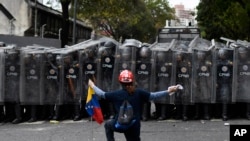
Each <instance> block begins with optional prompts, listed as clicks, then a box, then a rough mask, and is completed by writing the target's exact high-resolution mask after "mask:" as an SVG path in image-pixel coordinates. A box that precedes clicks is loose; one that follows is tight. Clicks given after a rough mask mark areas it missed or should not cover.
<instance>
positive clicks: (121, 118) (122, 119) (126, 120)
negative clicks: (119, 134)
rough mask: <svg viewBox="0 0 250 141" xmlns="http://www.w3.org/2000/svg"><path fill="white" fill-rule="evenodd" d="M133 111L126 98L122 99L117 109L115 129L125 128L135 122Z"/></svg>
mask: <svg viewBox="0 0 250 141" xmlns="http://www.w3.org/2000/svg"><path fill="white" fill-rule="evenodd" d="M135 121H136V120H135V119H134V111H133V107H132V105H131V104H130V103H129V102H128V100H124V101H123V103H122V105H121V106H120V109H119V114H118V118H117V121H116V124H115V127H116V128H117V129H123V130H126V129H128V128H129V127H131V126H132V125H133V124H134V123H135Z"/></svg>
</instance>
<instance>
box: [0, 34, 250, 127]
mask: <svg viewBox="0 0 250 141" xmlns="http://www.w3.org/2000/svg"><path fill="white" fill-rule="evenodd" d="M222 39H223V40H224V41H226V44H224V43H221V42H215V41H213V40H212V41H208V40H205V39H202V38H199V37H198V36H197V37H195V38H193V39H192V40H175V39H173V40H172V41H171V42H167V43H159V42H155V43H153V44H147V43H142V42H140V41H138V40H135V39H126V40H125V41H124V42H123V43H119V42H117V41H116V40H114V39H111V38H106V37H103V38H100V39H95V40H92V39H90V40H87V41H84V42H82V43H79V44H76V45H73V46H66V47H65V48H61V49H58V48H53V47H43V46H38V45H34V46H27V47H16V46H11V45H8V46H6V47H1V48H0V62H1V63H0V69H1V70H2V71H1V73H0V92H1V93H0V105H1V111H0V114H1V115H0V116H1V120H2V121H5V122H12V123H15V124H16V123H20V122H23V121H29V122H34V121H37V120H64V119H72V120H74V121H77V120H80V119H81V118H83V117H87V116H88V115H87V113H86V111H85V103H86V96H87V87H88V86H87V82H88V79H92V80H94V81H95V82H96V83H97V85H98V86H99V87H100V88H101V89H103V90H104V91H110V90H115V89H118V88H120V85H119V83H118V81H117V76H118V75H119V73H120V72H121V71H122V70H124V69H129V70H131V71H132V72H133V73H134V74H135V80H136V85H137V87H140V88H143V89H146V90H148V91H152V92H153V91H159V90H165V89H166V88H167V87H168V86H169V85H173V84H181V85H182V86H183V87H184V89H183V90H178V91H177V92H176V94H175V95H172V96H167V97H164V98H162V99H160V100H157V101H154V102H147V103H144V104H143V105H142V115H143V116H142V119H143V120H144V121H146V120H148V119H150V118H155V119H158V120H165V119H167V118H175V119H182V120H184V121H186V120H188V119H190V118H194V119H200V118H204V119H206V120H209V119H210V118H213V117H215V118H217V117H218V118H222V119H223V120H227V119H228V118H229V115H230V112H232V109H233V108H236V109H237V110H239V109H244V111H243V113H244V114H245V115H244V116H246V117H247V119H250V95H249V94H248V88H247V87H248V86H249V83H250V79H249V78H248V77H250V70H249V68H250V54H249V53H250V50H249V49H250V48H249V43H248V42H246V41H241V40H238V41H233V40H229V39H226V38H222ZM99 101H100V104H101V107H102V111H103V113H104V116H105V118H113V115H114V109H113V105H112V104H111V103H110V102H109V101H107V100H105V99H101V98H100V99H99ZM238 103H241V104H242V105H240V107H237V106H238V105H237V104H238ZM236 105H237V106H236ZM153 106H155V111H153V109H152V107H153ZM3 107H4V108H3ZM212 108H213V109H215V110H211V109H212ZM234 112H235V111H234Z"/></svg>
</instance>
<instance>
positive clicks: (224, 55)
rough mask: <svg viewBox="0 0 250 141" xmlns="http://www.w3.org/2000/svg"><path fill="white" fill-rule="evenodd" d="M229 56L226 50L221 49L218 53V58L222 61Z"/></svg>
mask: <svg viewBox="0 0 250 141" xmlns="http://www.w3.org/2000/svg"><path fill="white" fill-rule="evenodd" d="M227 55H228V51H227V50H226V49H223V48H221V49H219V51H218V57H219V58H220V59H226V58H227Z"/></svg>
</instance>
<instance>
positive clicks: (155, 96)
mask: <svg viewBox="0 0 250 141" xmlns="http://www.w3.org/2000/svg"><path fill="white" fill-rule="evenodd" d="M93 89H94V91H95V93H96V94H97V95H98V96H100V97H101V98H104V99H105V93H106V92H104V91H103V90H101V89H100V88H98V87H97V86H94V87H93ZM168 94H169V93H168V92H167V91H166V90H165V91H157V92H150V95H149V101H151V100H156V99H158V98H161V97H163V96H166V95H168Z"/></svg>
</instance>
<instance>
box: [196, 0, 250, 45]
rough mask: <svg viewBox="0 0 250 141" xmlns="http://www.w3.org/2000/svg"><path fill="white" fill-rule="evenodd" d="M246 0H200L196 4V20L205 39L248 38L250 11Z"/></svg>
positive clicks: (249, 35)
mask: <svg viewBox="0 0 250 141" xmlns="http://www.w3.org/2000/svg"><path fill="white" fill-rule="evenodd" d="M249 5H250V4H249V2H248V0H202V1H200V3H199V5H198V6H197V9H198V13H197V18H196V19H197V21H198V25H199V27H200V28H201V30H202V35H203V36H204V38H207V39H217V40H218V39H219V38H220V37H227V38H230V39H234V40H237V39H244V40H249V37H250V32H249V31H250V26H249V25H250V12H249V9H250V8H249V7H250V6H249Z"/></svg>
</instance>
